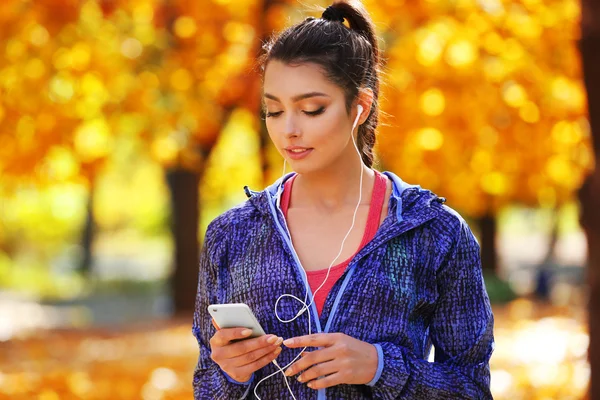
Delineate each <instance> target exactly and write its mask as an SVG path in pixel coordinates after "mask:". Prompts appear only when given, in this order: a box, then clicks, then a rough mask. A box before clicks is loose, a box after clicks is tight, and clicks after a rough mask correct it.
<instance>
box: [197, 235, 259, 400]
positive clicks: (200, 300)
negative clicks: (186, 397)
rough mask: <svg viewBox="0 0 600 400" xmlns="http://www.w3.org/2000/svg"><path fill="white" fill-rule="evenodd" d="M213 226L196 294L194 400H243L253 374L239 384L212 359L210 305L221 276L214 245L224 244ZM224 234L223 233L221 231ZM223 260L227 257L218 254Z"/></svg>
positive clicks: (215, 296) (214, 297)
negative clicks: (196, 357) (196, 360)
mask: <svg viewBox="0 0 600 400" xmlns="http://www.w3.org/2000/svg"><path fill="white" fill-rule="evenodd" d="M215 231H216V229H215V228H213V225H210V226H209V228H208V229H207V231H206V236H205V240H204V246H203V249H202V252H201V254H200V267H199V268H200V270H199V274H198V290H197V293H196V305H195V311H194V319H193V323H192V333H193V334H194V336H195V337H196V340H197V341H198V347H199V350H200V354H199V357H198V363H197V364H196V367H195V369H194V375H193V388H194V400H200V399H223V400H225V399H226V400H231V399H244V398H246V397H247V396H248V393H249V392H250V388H251V387H252V381H253V379H254V375H253V376H252V378H251V379H250V380H249V381H248V382H243V383H239V382H236V381H234V380H233V379H232V378H231V377H229V376H228V375H227V374H226V373H225V372H223V370H221V368H220V367H219V366H218V365H217V364H216V363H215V362H214V361H213V360H212V359H211V358H210V354H211V350H210V344H209V341H210V338H211V337H212V336H213V335H214V333H215V329H214V327H213V326H212V322H211V316H210V314H209V313H208V306H209V305H210V304H215V303H218V302H219V298H222V296H219V293H218V290H219V285H218V282H217V277H218V276H219V270H218V265H217V264H216V263H215V262H213V260H212V259H211V257H214V254H215V253H217V251H215V247H216V246H219V247H223V246H222V245H223V243H219V245H218V244H217V240H218V239H217V238H216V236H217V232H215ZM221 236H222V233H221ZM216 258H220V259H221V260H224V259H225V258H226V256H221V257H216Z"/></svg>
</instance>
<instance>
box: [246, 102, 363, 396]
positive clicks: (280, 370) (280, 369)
mask: <svg viewBox="0 0 600 400" xmlns="http://www.w3.org/2000/svg"><path fill="white" fill-rule="evenodd" d="M356 111H357V113H356V118H355V119H354V124H352V131H351V132H350V136H351V137H352V143H353V144H354V148H355V149H356V153H357V154H358V158H359V160H360V189H359V194H358V203H356V208H355V209H354V215H353V216H352V225H351V226H350V229H349V230H348V233H346V236H344V239H343V240H342V244H341V246H340V251H339V253H338V255H337V256H336V257H335V258H334V259H333V261H332V262H331V264H330V265H329V268H328V269H327V275H326V276H325V279H324V280H323V283H321V285H320V286H319V287H318V288H317V289H316V290H315V292H314V293H313V294H312V299H311V301H310V302H309V303H308V304H307V303H306V302H307V301H308V292H309V290H310V288H309V287H308V286H307V287H306V292H305V296H304V301H303V300H302V299H299V298H298V297H296V296H294V295H292V294H282V295H281V296H279V297H278V298H277V301H276V302H275V310H274V311H275V317H276V318H277V319H278V320H279V322H282V323H289V322H292V321H294V320H295V319H296V318H298V317H299V316H300V315H302V314H303V313H304V311H308V314H309V316H308V334H309V335H310V334H311V333H312V331H311V326H310V318H311V317H310V309H309V307H310V306H311V305H312V303H313V302H314V298H315V295H316V293H317V292H318V291H319V290H321V288H322V287H323V286H324V285H325V282H327V279H329V272H330V271H331V267H333V264H334V263H335V262H336V261H337V259H338V258H339V257H340V255H342V251H343V250H344V243H345V242H346V239H347V238H348V236H349V235H350V232H352V229H353V228H354V223H355V222H356V214H357V213H358V208H359V207H360V203H361V201H362V188H363V171H364V169H363V162H362V156H361V155H360V151H359V150H358V146H357V145H356V140H354V129H356V125H357V124H358V119H359V118H360V115H361V114H362V112H363V106H361V105H360V104H359V105H358V106H356ZM285 164H286V160H285V158H284V160H283V174H282V177H281V178H282V179H281V181H282V182H281V187H280V190H279V192H278V193H277V206H278V208H279V204H280V199H281V194H282V192H283V176H285ZM294 251H295V250H294ZM302 271H303V272H304V273H305V274H306V272H305V271H304V269H302ZM305 278H306V279H305V282H308V277H307V276H305ZM284 297H291V298H293V299H294V300H296V301H298V302H299V303H300V304H302V308H301V309H300V310H299V311H298V313H297V314H296V316H295V317H293V318H292V319H289V320H283V319H281V318H280V317H279V314H278V313H277V306H278V304H279V301H280V300H281V299H283V298H284ZM305 350H306V347H305V348H303V349H302V351H300V353H298V355H297V356H296V357H295V358H294V359H293V360H292V361H291V362H289V363H288V364H287V365H286V366H283V367H281V366H279V364H278V363H277V360H273V361H272V363H273V364H274V365H275V366H276V367H277V369H278V371H276V372H274V373H272V374H271V375H268V376H266V377H264V378H263V379H261V380H260V381H259V382H258V383H257V384H256V386H255V387H254V396H255V397H256V398H257V399H258V400H261V398H260V397H259V396H258V393H257V389H258V386H259V385H260V384H261V383H262V382H264V381H265V380H267V379H269V378H271V377H272V376H274V375H277V374H278V373H281V374H282V375H283V380H284V382H285V384H286V386H287V388H288V391H289V392H290V394H291V395H292V399H294V400H296V397H295V396H294V392H292V389H291V388H290V384H289V382H288V380H287V377H286V376H285V372H284V371H285V369H287V368H288V367H289V366H290V365H292V364H293V363H294V362H296V360H297V359H298V358H300V356H301V355H302V353H304V351H305Z"/></svg>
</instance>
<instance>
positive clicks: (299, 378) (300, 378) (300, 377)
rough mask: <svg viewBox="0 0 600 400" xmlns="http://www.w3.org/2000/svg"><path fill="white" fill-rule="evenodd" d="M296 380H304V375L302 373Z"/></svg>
mask: <svg viewBox="0 0 600 400" xmlns="http://www.w3.org/2000/svg"><path fill="white" fill-rule="evenodd" d="M296 380H297V381H298V382H302V381H303V380H304V378H302V375H300V376H299V377H298V378H296Z"/></svg>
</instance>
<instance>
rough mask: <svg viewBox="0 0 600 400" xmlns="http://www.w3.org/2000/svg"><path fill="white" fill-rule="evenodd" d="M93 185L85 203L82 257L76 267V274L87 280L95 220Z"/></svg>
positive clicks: (89, 273) (90, 263)
mask: <svg viewBox="0 0 600 400" xmlns="http://www.w3.org/2000/svg"><path fill="white" fill-rule="evenodd" d="M94 191H95V190H94V184H93V182H92V183H91V184H90V193H89V195H88V201H87V212H86V218H85V225H84V227H83V232H82V233H81V248H82V256H81V259H80V260H79V264H78V265H77V272H79V273H80V274H82V275H83V276H85V277H86V278H89V277H90V275H91V272H92V244H93V243H94V233H95V227H96V220H95V219H94Z"/></svg>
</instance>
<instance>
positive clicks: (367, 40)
mask: <svg viewBox="0 0 600 400" xmlns="http://www.w3.org/2000/svg"><path fill="white" fill-rule="evenodd" d="M344 21H346V22H347V24H348V25H349V27H347V26H346V25H345V24H344ZM262 64H263V71H264V88H263V89H264V93H263V96H264V104H265V113H266V114H265V115H266V122H267V129H268V131H269V135H270V137H271V139H272V140H273V143H274V144H275V146H276V147H277V149H278V150H279V152H280V153H281V154H282V156H283V157H284V158H285V160H286V162H287V163H289V165H290V166H291V168H292V169H293V170H294V171H295V172H294V173H290V174H287V175H285V176H284V177H282V179H280V180H278V181H277V182H275V183H274V184H273V185H272V186H270V187H268V188H267V189H265V190H263V191H261V192H251V191H247V192H248V195H249V197H250V198H249V200H248V201H246V202H245V203H244V204H242V205H240V206H238V207H236V208H233V209H231V210H229V211H227V212H226V213H224V214H223V215H221V216H219V217H218V218H216V219H215V220H214V221H213V222H212V223H211V224H210V226H209V228H208V230H207V232H206V238H205V243H204V247H203V251H202V254H201V258H200V273H199V284H198V294H197V301H196V312H195V315H194V321H193V333H194V335H195V337H196V338H197V340H198V343H199V346H200V357H199V360H198V365H197V367H196V370H195V372H194V379H193V386H194V397H195V399H238V398H254V397H257V398H263V399H278V400H279V399H288V398H295V399H336V400H337V399H413V400H414V399H428V400H432V399H491V398H492V396H491V394H490V389H489V384H490V372H489V359H490V356H491V354H492V351H493V347H494V340H493V316H492V312H491V309H490V304H489V299H488V296H487V294H486V291H485V287H484V283H483V278H482V274H481V263H480V258H479V246H478V244H477V242H476V240H475V238H474V237H473V234H472V233H471V231H470V229H469V227H468V226H467V225H466V223H465V221H464V220H463V219H462V218H461V217H460V216H459V215H458V214H457V213H456V212H454V211H453V210H451V209H450V208H448V207H446V206H445V205H443V202H444V200H443V199H442V198H439V197H437V196H436V195H435V194H433V193H432V192H430V191H428V190H423V189H421V188H420V187H418V186H411V185H408V184H406V183H404V182H403V181H402V180H401V179H400V178H398V177H397V176H396V175H394V174H393V173H390V172H385V173H380V172H378V171H375V170H373V169H372V168H371V166H372V163H373V154H372V149H373V145H374V143H375V128H376V126H377V116H378V105H377V100H378V95H379V77H378V67H379V51H378V46H377V38H376V36H375V33H374V28H373V24H372V22H371V20H370V18H369V16H368V14H367V12H366V11H365V10H364V8H363V7H362V5H361V4H360V3H355V2H352V3H350V2H346V1H340V2H335V3H334V4H333V5H331V6H330V7H328V8H327V9H326V10H325V12H324V13H323V15H322V18H319V19H315V18H308V19H306V20H305V21H303V22H301V23H299V24H297V25H295V26H292V27H291V28H289V29H287V30H285V31H284V32H283V33H281V34H280V35H279V36H277V37H275V38H274V39H273V40H272V41H271V42H270V43H269V44H268V45H267V46H266V52H265V56H264V59H263V60H262ZM217 303H246V304H247V305H248V306H249V307H250V308H251V309H252V310H253V312H254V314H255V315H256V317H257V318H258V320H259V321H260V324H261V325H262V327H263V329H264V330H265V332H267V335H264V336H261V337H258V338H248V335H250V331H249V330H247V329H244V328H230V329H218V327H217V326H216V325H215V324H214V323H213V322H212V320H211V317H210V315H209V314H208V311H207V307H208V305H209V304H217ZM240 339H243V340H240ZM284 339H285V341H283V340H284ZM432 345H433V347H434V349H435V360H434V362H429V361H428V356H429V353H430V351H431V348H432ZM274 360H276V361H275V363H274V362H273V361H274ZM279 366H280V367H281V368H282V370H280V369H279ZM283 371H285V376H284V374H283ZM290 377H292V378H290ZM257 385H258V386H257Z"/></svg>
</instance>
